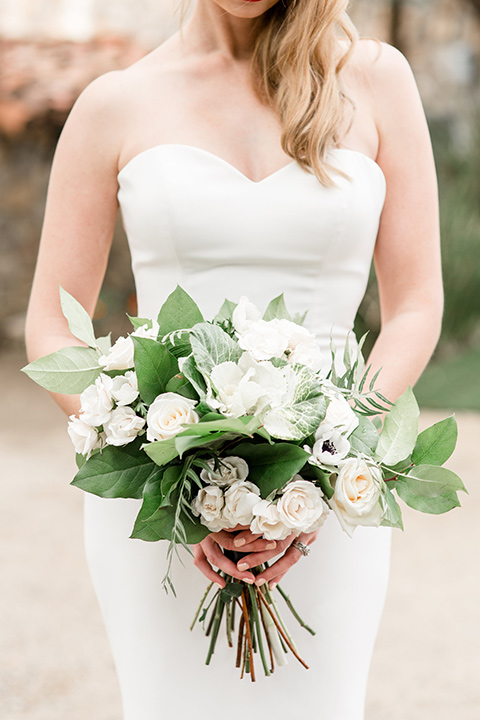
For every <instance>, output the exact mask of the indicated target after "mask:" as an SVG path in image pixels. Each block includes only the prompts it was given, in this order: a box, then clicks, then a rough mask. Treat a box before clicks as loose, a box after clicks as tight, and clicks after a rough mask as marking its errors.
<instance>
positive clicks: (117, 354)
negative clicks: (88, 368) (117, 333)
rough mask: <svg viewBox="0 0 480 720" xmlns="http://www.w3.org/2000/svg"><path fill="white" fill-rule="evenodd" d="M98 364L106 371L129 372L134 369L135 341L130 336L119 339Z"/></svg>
mask: <svg viewBox="0 0 480 720" xmlns="http://www.w3.org/2000/svg"><path fill="white" fill-rule="evenodd" d="M98 362H99V365H101V366H102V367H103V368H105V370H128V369H129V368H131V367H133V340H132V338H131V337H130V335H128V336H127V337H119V338H118V340H117V341H116V342H115V343H114V344H113V345H112V347H111V348H110V350H109V351H108V353H107V354H106V355H102V356H101V357H100V358H99V359H98Z"/></svg>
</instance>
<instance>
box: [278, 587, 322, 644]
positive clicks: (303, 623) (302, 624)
mask: <svg viewBox="0 0 480 720" xmlns="http://www.w3.org/2000/svg"><path fill="white" fill-rule="evenodd" d="M277 590H278V592H279V593H280V595H281V596H282V597H283V599H284V600H285V602H286V604H287V607H288V609H289V610H290V612H291V613H292V615H293V617H294V618H295V620H297V622H298V623H299V624H300V625H301V627H303V628H305V630H308V632H309V633H310V635H315V630H312V628H311V627H309V626H308V625H307V623H306V622H305V621H304V620H302V618H301V617H300V615H299V614H298V612H297V611H296V610H295V608H294V607H293V604H292V601H291V600H290V597H289V595H287V594H286V592H285V591H284V590H282V588H281V587H280V585H277Z"/></svg>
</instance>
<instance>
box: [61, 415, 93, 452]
mask: <svg viewBox="0 0 480 720" xmlns="http://www.w3.org/2000/svg"><path fill="white" fill-rule="evenodd" d="M67 432H68V434H69V435H70V439H71V441H72V443H73V446H74V448H75V452H76V453H79V454H80V455H90V453H91V452H92V450H96V448H98V447H100V445H101V440H100V435H99V434H98V432H97V431H96V430H95V428H94V427H92V426H91V425H89V423H87V422H85V421H84V420H82V416H80V417H76V416H75V415H70V418H69V423H68V428H67Z"/></svg>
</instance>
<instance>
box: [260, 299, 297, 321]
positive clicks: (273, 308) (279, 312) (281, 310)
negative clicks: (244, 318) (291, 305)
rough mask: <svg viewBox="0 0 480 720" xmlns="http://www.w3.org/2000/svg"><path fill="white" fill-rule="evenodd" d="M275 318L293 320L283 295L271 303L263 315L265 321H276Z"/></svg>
mask: <svg viewBox="0 0 480 720" xmlns="http://www.w3.org/2000/svg"><path fill="white" fill-rule="evenodd" d="M275 318H284V319H285V320H291V319H292V318H291V317H290V313H289V312H288V310H287V307H286V305H285V299H284V297H283V293H282V294H281V295H278V297H276V298H274V299H273V300H271V301H270V302H269V304H268V307H267V309H266V310H265V312H264V314H263V320H274V319H275Z"/></svg>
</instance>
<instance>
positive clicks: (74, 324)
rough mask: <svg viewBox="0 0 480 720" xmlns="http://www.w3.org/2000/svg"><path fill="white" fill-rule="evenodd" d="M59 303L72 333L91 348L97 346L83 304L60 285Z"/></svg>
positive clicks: (90, 321) (91, 325)
mask: <svg viewBox="0 0 480 720" xmlns="http://www.w3.org/2000/svg"><path fill="white" fill-rule="evenodd" d="M60 305H61V306H62V312H63V314H64V315H65V317H66V319H67V322H68V328H69V330H70V332H71V333H72V335H74V336H75V337H76V338H78V339H79V340H81V341H82V342H84V343H85V344H86V345H88V346H89V347H91V348H96V347H97V342H96V340H95V332H94V330H93V324H92V320H91V318H90V315H89V314H88V313H87V311H86V310H85V308H84V307H83V305H80V303H79V302H78V300H75V298H74V297H73V295H70V293H68V292H67V291H66V290H64V289H63V287H62V286H61V285H60Z"/></svg>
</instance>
